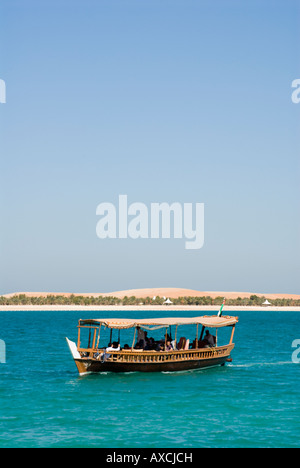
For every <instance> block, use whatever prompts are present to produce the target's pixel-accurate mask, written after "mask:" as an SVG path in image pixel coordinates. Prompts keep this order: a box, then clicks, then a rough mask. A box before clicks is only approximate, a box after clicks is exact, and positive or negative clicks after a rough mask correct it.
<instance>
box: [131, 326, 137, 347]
mask: <svg viewBox="0 0 300 468" xmlns="http://www.w3.org/2000/svg"><path fill="white" fill-rule="evenodd" d="M135 337H136V327H135V328H134V336H133V342H132V346H131V351H133V348H134V343H135Z"/></svg>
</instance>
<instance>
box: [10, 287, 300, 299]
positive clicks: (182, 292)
mask: <svg viewBox="0 0 300 468" xmlns="http://www.w3.org/2000/svg"><path fill="white" fill-rule="evenodd" d="M19 294H25V295H26V296H28V297H46V296H49V295H53V296H65V297H68V296H71V295H72V294H74V296H86V297H91V296H93V297H99V296H114V297H118V298H123V297H124V296H128V297H129V296H135V297H138V298H145V297H154V296H160V297H163V296H165V297H169V298H171V299H172V298H177V297H183V296H192V297H202V296H210V297H212V298H215V297H218V296H221V297H225V298H226V299H237V298H238V297H242V298H249V297H250V296H251V295H253V294H255V295H257V296H258V297H261V296H265V297H267V298H268V299H294V300H297V299H300V295H299V294H268V293H264V294H259V293H255V292H224V291H196V290H193V289H182V288H148V289H129V290H125V291H114V292H110V293H82V294H81V293H60V292H56V293H53V292H17V293H12V294H5V295H4V297H7V298H9V297H13V296H16V295H19Z"/></svg>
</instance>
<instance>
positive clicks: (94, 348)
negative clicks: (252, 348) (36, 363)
mask: <svg viewBox="0 0 300 468" xmlns="http://www.w3.org/2000/svg"><path fill="white" fill-rule="evenodd" d="M237 323H238V318H237V317H229V316H203V317H192V318H186V317H181V318H155V319H140V320H133V319H116V318H110V319H89V320H79V324H78V342H77V345H76V343H74V342H72V341H70V340H69V339H68V338H66V340H67V343H68V345H69V349H70V351H71V354H72V356H73V359H74V361H75V364H76V366H77V369H78V371H79V374H80V375H84V374H88V373H99V372H176V371H184V370H189V369H201V368H207V367H213V366H224V365H225V363H226V362H227V361H229V360H230V355H231V352H232V350H233V349H234V346H235V345H234V343H233V337H234V332H235V326H236V324H237ZM183 325H195V331H196V339H195V340H194V342H193V343H191V344H189V340H186V338H185V337H181V339H180V340H178V342H177V337H178V336H179V334H178V328H179V327H180V326H183ZM174 326H175V327H176V332H175V340H173V348H174V349H171V350H167V344H169V343H168V339H170V337H169V334H168V332H170V327H174ZM103 327H106V328H108V329H110V330H111V335H110V336H112V331H113V330H118V333H119V340H120V332H121V330H125V329H131V328H132V329H134V333H133V335H134V336H133V342H132V346H131V347H130V348H129V346H128V345H127V349H125V347H124V348H121V347H120V346H119V345H118V346H115V348H112V347H110V348H103V347H101V346H100V345H99V343H100V338H101V329H102V328H103ZM199 327H202V328H201V333H200V336H199V332H200V328H199ZM224 327H232V331H231V336H230V340H229V343H228V344H227V345H225V346H224V345H223V346H218V333H217V332H218V330H219V329H220V328H224ZM83 329H87V330H88V336H89V339H88V345H87V347H82V346H81V334H82V331H83ZM158 329H165V340H164V341H165V342H164V343H160V348H161V350H160V351H157V350H155V349H150V350H149V349H147V348H146V349H144V347H142V348H139V349H137V345H136V344H135V343H136V341H137V338H138V337H139V335H140V336H141V335H143V333H144V334H145V331H147V332H149V331H152V330H158ZM206 329H207V330H211V329H216V333H215V336H214V342H213V343H212V342H211V343H210V344H209V343H208V342H207V341H205V338H204V331H205V330H206ZM137 335H138V336H137ZM144 336H145V335H144ZM212 336H213V335H210V337H212ZM128 348H129V349H128Z"/></svg>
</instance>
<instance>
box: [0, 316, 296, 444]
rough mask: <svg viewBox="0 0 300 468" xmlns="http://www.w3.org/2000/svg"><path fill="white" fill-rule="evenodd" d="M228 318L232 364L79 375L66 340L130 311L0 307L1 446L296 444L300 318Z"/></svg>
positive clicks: (192, 332)
mask: <svg viewBox="0 0 300 468" xmlns="http://www.w3.org/2000/svg"><path fill="white" fill-rule="evenodd" d="M140 314H141V312H139V315H140ZM168 314H169V315H170V316H176V315H177V316H183V315H186V316H189V315H191V312H186V313H183V312H172V311H170V310H168ZM194 314H195V315H197V314H196V313H194ZM204 314H205V313H203V315H204ZM207 314H208V315H209V313H207ZM225 314H226V312H225ZM230 315H238V316H239V319H240V321H239V324H238V326H237V329H236V334H235V340H234V341H235V343H236V349H235V350H234V352H233V355H232V357H233V362H232V363H231V364H228V365H227V366H226V367H223V368H221V367H220V368H214V369H207V370H199V371H193V372H182V373H175V374H173V373H161V374H155V373H153V374H139V373H132V374H105V375H89V376H84V377H79V376H78V373H77V369H76V367H75V364H74V362H73V360H72V358H71V355H70V353H69V350H68V347H67V344H66V341H65V337H66V336H67V337H69V338H70V339H72V340H73V341H77V323H78V319H79V318H93V317H94V318H99V317H104V316H111V317H117V316H121V317H122V316H123V317H124V312H119V313H117V312H113V313H108V312H58V311H55V312H23V311H22V312H0V339H1V340H4V341H5V344H6V363H0V447H105V448H148V447H149V448H195V447H299V446H300V442H299V438H300V364H298V363H294V362H292V353H293V352H294V351H295V349H294V348H292V343H293V341H294V340H297V339H298V340H300V314H299V313H296V312H269V311H267V310H266V311H264V312H245V311H243V312H237V313H230ZM137 316H138V313H137V312H132V313H128V312H127V313H126V317H132V318H135V317H137ZM143 316H145V317H155V316H159V313H158V312H154V313H153V312H149V313H148V312H147V313H144V312H143ZM190 332H191V335H192V336H193V334H194V328H192V329H191V330H190ZM219 333H221V332H219ZM104 338H105V339H106V337H105V336H104ZM123 339H125V340H126V339H127V336H125V337H124V338H123ZM128 339H129V338H128ZM298 357H300V353H299V354H298Z"/></svg>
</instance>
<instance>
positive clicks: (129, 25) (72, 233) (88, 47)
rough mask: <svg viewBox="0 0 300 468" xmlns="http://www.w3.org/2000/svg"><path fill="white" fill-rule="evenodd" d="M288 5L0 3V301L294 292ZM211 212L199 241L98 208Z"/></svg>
mask: <svg viewBox="0 0 300 468" xmlns="http://www.w3.org/2000/svg"><path fill="white" fill-rule="evenodd" d="M299 18H300V15H299V2H298V1H294V0H293V1H291V0H285V1H283V0H282V1H278V0H272V1H266V0H259V1H256V0H246V1H243V2H240V1H227V0H218V1H201V0H197V1H193V0H182V1H181V0H180V1H179V0H172V1H171V0H170V1H169V0H161V1H156V0H151V1H150V0H143V1H142V2H141V1H140V0H130V1H129V0H122V1H121V0H120V1H117V0H110V1H108V0H106V1H103V0H97V1H96V0H95V1H92V0H85V1H83V0H72V1H71V0H59V1H58V0H51V1H41V0H39V1H37V0H35V1H34V0H22V1H21V0H3V1H2V2H1V6H0V58H1V62H0V78H1V79H4V80H5V82H6V86H7V103H6V104H4V105H3V104H1V105H0V138H1V141H0V151H1V152H0V154H1V172H0V208H1V217H0V262H1V263H0V293H8V292H13V291H73V292H109V291H114V290H120V289H128V288H144V287H162V286H166V287H167V286H168V287H184V288H191V289H198V290H208V291H213V290H234V291H254V292H266V293H268V292H269V293H271V292H280V293H281V292H283V293H298V294H300V286H299V277H300V266H299V265H300V261H299V260H300V221H299V220H300V217H299V204H300V203H299V200H300V198H299V195H300V193H299V191H300V189H299V175H300V169H299V123H300V105H295V104H293V103H292V101H291V93H292V89H291V83H292V81H293V80H294V79H296V78H300V66H299V65H300V64H299V53H298V42H299ZM120 194H127V195H128V201H129V203H132V202H137V201H138V202H142V203H145V204H147V205H150V203H154V202H168V203H172V202H179V203H184V202H191V203H196V202H198V203H204V204H205V245H204V247H203V248H202V249H201V250H195V251H188V250H185V249H184V241H183V240H180V239H179V240H178V239H170V240H168V239H138V240H132V239H107V240H100V239H99V238H97V236H96V223H97V217H96V207H97V205H98V204H99V203H101V202H111V203H115V204H117V201H118V196H119V195H120Z"/></svg>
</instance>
